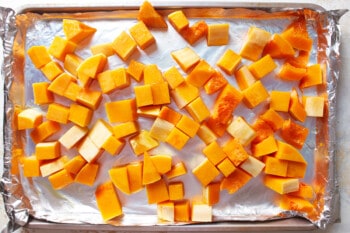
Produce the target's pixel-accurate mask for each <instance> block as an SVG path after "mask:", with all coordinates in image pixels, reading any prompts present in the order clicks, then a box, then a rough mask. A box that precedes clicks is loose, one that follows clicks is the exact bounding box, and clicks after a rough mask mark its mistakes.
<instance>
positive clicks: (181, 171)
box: [165, 162, 187, 179]
mask: <svg viewBox="0 0 350 233" xmlns="http://www.w3.org/2000/svg"><path fill="white" fill-rule="evenodd" d="M186 173H187V169H186V166H185V164H184V163H183V162H178V163H176V164H175V165H174V166H172V168H171V170H170V171H168V172H167V173H166V174H165V176H166V177H167V179H172V178H175V177H178V176H182V175H185V174H186Z"/></svg>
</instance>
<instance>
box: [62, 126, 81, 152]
mask: <svg viewBox="0 0 350 233" xmlns="http://www.w3.org/2000/svg"><path fill="white" fill-rule="evenodd" d="M87 133H88V129H87V128H85V127H80V126H77V125H73V126H72V127H71V128H70V129H68V130H67V131H66V132H65V133H64V134H63V135H62V136H61V137H60V138H59V139H58V141H59V142H60V144H61V145H62V146H64V147H65V148H66V149H71V148H73V147H74V146H75V145H76V144H77V143H78V142H79V141H80V140H81V139H82V138H83V137H84V136H85V135H86V134H87Z"/></svg>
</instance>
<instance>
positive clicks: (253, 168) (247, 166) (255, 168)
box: [239, 156, 265, 177]
mask: <svg viewBox="0 0 350 233" xmlns="http://www.w3.org/2000/svg"><path fill="white" fill-rule="evenodd" d="M239 167H240V168H241V169H242V170H244V171H246V172H247V173H248V174H250V175H251V176H253V177H257V176H258V175H259V174H260V172H261V171H262V170H263V169H264V167H265V164H264V163H263V162H261V161H260V160H258V159H256V158H254V157H253V156H249V157H248V158H247V159H246V160H245V161H244V162H243V163H242V164H241V165H240V166H239Z"/></svg>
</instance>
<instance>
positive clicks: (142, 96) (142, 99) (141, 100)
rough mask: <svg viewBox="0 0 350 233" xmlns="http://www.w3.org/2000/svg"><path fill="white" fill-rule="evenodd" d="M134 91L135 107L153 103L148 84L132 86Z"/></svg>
mask: <svg viewBox="0 0 350 233" xmlns="http://www.w3.org/2000/svg"><path fill="white" fill-rule="evenodd" d="M134 92H135V99H136V105H137V107H143V106H148V105H152V104H153V95H152V88H151V85H150V84H146V85H142V86H134Z"/></svg>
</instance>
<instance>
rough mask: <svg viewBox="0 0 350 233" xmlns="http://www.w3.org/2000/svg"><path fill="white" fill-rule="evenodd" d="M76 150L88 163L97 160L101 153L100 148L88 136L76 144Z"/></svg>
mask: <svg viewBox="0 0 350 233" xmlns="http://www.w3.org/2000/svg"><path fill="white" fill-rule="evenodd" d="M78 152H79V154H80V155H81V156H83V158H84V159H85V160H86V161H87V162H88V163H93V162H94V161H96V160H98V158H99V157H100V156H101V154H102V150H101V148H99V147H97V146H96V145H95V143H94V142H93V141H92V140H91V139H90V137H85V138H84V139H83V141H82V142H81V143H79V146H78Z"/></svg>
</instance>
